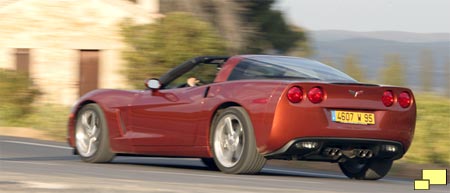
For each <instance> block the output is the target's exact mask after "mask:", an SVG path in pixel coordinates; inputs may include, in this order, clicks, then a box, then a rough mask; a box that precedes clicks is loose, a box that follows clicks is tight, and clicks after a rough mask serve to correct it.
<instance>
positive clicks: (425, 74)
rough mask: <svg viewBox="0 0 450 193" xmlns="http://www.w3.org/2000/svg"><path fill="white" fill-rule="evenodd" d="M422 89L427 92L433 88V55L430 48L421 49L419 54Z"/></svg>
mask: <svg viewBox="0 0 450 193" xmlns="http://www.w3.org/2000/svg"><path fill="white" fill-rule="evenodd" d="M420 67H421V73H420V75H421V76H420V77H421V81H422V91H425V92H428V91H431V90H432V88H433V70H434V65H433V55H432V53H431V51H430V50H423V51H422V53H421V55H420Z"/></svg>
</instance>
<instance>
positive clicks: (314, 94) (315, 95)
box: [308, 87, 324, 103]
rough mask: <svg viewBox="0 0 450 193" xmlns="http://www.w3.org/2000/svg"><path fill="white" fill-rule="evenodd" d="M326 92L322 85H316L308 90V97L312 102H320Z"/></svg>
mask: <svg viewBox="0 0 450 193" xmlns="http://www.w3.org/2000/svg"><path fill="white" fill-rule="evenodd" d="M323 98H324V93H323V90H322V89H321V88H320V87H314V88H312V89H311V90H309V92H308V99H309V101H311V102H312V103H320V102H322V101H323Z"/></svg>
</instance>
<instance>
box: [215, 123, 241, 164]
mask: <svg viewBox="0 0 450 193" xmlns="http://www.w3.org/2000/svg"><path fill="white" fill-rule="evenodd" d="M215 129H216V130H215V134H214V152H215V154H216V155H215V156H216V159H217V160H218V161H219V162H220V163H221V164H222V165H223V166H224V167H228V168H229V167H233V166H235V165H236V164H237V162H238V161H239V160H240V158H241V156H242V152H243V150H244V132H243V128H242V123H241V121H240V120H239V118H238V117H236V116H235V115H233V114H228V115H225V116H223V117H222V118H221V119H220V120H219V122H218V124H217V127H216V128H215Z"/></svg>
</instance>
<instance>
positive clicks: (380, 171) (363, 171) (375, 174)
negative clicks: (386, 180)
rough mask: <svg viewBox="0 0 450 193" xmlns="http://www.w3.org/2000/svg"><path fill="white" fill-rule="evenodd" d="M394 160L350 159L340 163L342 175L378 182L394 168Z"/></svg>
mask: <svg viewBox="0 0 450 193" xmlns="http://www.w3.org/2000/svg"><path fill="white" fill-rule="evenodd" d="M392 163H393V161H392V160H358V159H350V160H347V161H345V162H342V163H339V167H340V168H341V171H342V173H344V174H345V175H346V176H347V177H348V178H351V179H358V180H378V179H381V178H383V177H384V176H386V174H387V173H388V172H389V170H390V169H391V167H392Z"/></svg>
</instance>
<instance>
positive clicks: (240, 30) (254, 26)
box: [161, 0, 312, 56]
mask: <svg viewBox="0 0 450 193" xmlns="http://www.w3.org/2000/svg"><path fill="white" fill-rule="evenodd" d="M274 3H275V0H262V1H261V0H246V1H242V0H227V1H217V0H214V1H211V0H164V1H161V10H162V12H163V13H166V12H170V11H188V12H191V13H193V14H195V15H196V16H198V17H200V18H202V19H204V20H205V21H209V22H210V23H211V24H212V25H213V26H214V27H215V28H216V29H217V30H218V31H219V33H220V35H221V36H222V37H223V38H224V39H226V40H227V48H228V51H229V53H233V54H236V53H252V54H258V53H280V54H288V55H295V56H309V55H311V50H312V49H311V48H310V46H309V43H308V39H307V36H306V32H305V31H304V30H303V29H302V28H300V27H297V26H292V25H289V24H288V23H287V22H286V20H285V18H284V15H283V13H282V12H281V11H279V10H274V9H273V5H274Z"/></svg>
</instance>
